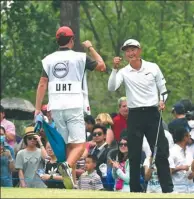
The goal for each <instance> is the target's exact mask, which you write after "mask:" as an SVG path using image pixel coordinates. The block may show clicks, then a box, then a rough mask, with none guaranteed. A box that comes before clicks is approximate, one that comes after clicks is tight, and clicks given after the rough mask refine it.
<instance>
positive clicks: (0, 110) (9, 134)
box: [0, 105, 16, 147]
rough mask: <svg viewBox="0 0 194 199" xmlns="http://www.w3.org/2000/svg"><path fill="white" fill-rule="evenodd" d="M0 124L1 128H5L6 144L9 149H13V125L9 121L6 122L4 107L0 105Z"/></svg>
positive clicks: (14, 133)
mask: <svg viewBox="0 0 194 199" xmlns="http://www.w3.org/2000/svg"><path fill="white" fill-rule="evenodd" d="M0 122H1V126H3V127H4V128H5V137H6V141H7V143H8V144H9V145H10V146H11V147H14V143H15V136H16V132H15V125H14V124H13V123H12V122H11V121H9V120H6V118H5V110H4V107H3V106H1V105H0Z"/></svg>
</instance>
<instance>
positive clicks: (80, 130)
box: [51, 108, 86, 144]
mask: <svg viewBox="0 0 194 199" xmlns="http://www.w3.org/2000/svg"><path fill="white" fill-rule="evenodd" d="M51 114H52V118H53V119H54V122H55V124H56V127H57V130H58V132H59V133H60V134H61V136H62V137H63V139H64V141H65V143H66V144H69V143H76V144H78V143H84V142H86V132H85V122H84V114H83V109H82V108H73V109H65V110H51Z"/></svg>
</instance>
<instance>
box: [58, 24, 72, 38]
mask: <svg viewBox="0 0 194 199" xmlns="http://www.w3.org/2000/svg"><path fill="white" fill-rule="evenodd" d="M60 36H64V37H73V36H74V33H73V31H72V30H71V28H69V27H68V26H62V27H60V28H59V29H58V30H57V32H56V39H59V38H60Z"/></svg>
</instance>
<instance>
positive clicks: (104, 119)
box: [96, 113, 114, 145]
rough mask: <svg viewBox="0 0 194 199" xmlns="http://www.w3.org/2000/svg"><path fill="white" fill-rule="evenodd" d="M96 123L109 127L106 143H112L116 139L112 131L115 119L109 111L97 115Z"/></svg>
mask: <svg viewBox="0 0 194 199" xmlns="http://www.w3.org/2000/svg"><path fill="white" fill-rule="evenodd" d="M96 124H101V125H104V126H105V127H106V128H107V132H106V143H107V144H108V145H110V144H111V143H112V141H113V140H114V133H113V131H112V129H111V128H112V125H113V120H112V118H111V116H110V115H109V114H108V113H100V114H98V116H97V117H96Z"/></svg>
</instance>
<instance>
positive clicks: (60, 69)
mask: <svg viewBox="0 0 194 199" xmlns="http://www.w3.org/2000/svg"><path fill="white" fill-rule="evenodd" d="M68 72H69V61H64V62H62V63H57V64H56V65H55V66H54V67H53V75H54V76H55V77H57V78H63V77H65V76H66V75H67V74H68Z"/></svg>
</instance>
